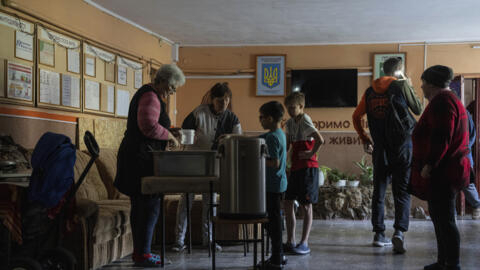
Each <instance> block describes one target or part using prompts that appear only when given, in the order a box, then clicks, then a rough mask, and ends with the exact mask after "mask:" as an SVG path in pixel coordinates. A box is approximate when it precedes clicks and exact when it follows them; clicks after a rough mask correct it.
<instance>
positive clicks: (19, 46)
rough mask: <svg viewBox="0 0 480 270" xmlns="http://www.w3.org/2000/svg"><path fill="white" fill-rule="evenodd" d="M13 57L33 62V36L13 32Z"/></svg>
mask: <svg viewBox="0 0 480 270" xmlns="http://www.w3.org/2000/svg"><path fill="white" fill-rule="evenodd" d="M15 57H16V58H20V59H24V60H28V61H33V35H30V34H28V33H24V32H21V31H15Z"/></svg>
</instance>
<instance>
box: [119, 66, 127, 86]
mask: <svg viewBox="0 0 480 270" xmlns="http://www.w3.org/2000/svg"><path fill="white" fill-rule="evenodd" d="M117 74H118V75H117V83H118V84H121V85H127V67H124V66H120V65H119V66H118V67H117Z"/></svg>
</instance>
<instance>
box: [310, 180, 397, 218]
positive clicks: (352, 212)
mask: <svg viewBox="0 0 480 270" xmlns="http://www.w3.org/2000/svg"><path fill="white" fill-rule="evenodd" d="M372 194H373V185H368V186H364V185H360V186H358V187H356V188H344V187H335V186H332V185H327V186H323V187H320V188H319V194H318V203H317V204H314V205H313V216H314V218H316V219H335V218H344V219H355V220H361V219H370V217H371V216H372V206H371V204H372ZM393 217H394V205H393V196H392V192H391V188H390V185H389V187H388V188H387V191H386V194H385V218H393Z"/></svg>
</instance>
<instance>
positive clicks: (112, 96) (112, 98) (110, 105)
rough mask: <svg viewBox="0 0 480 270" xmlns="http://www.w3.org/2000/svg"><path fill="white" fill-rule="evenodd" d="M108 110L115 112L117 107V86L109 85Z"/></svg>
mask: <svg viewBox="0 0 480 270" xmlns="http://www.w3.org/2000/svg"><path fill="white" fill-rule="evenodd" d="M107 100H108V102H107V112H110V113H114V110H115V108H114V107H113V105H114V103H115V87H114V86H113V85H109V86H108V87H107Z"/></svg>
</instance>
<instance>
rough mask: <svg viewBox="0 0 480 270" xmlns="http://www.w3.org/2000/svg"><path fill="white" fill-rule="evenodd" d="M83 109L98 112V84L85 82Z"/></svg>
mask: <svg viewBox="0 0 480 270" xmlns="http://www.w3.org/2000/svg"><path fill="white" fill-rule="evenodd" d="M85 108H86V109H90V110H96V111H99V110H100V83H98V82H94V81H90V80H85Z"/></svg>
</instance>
